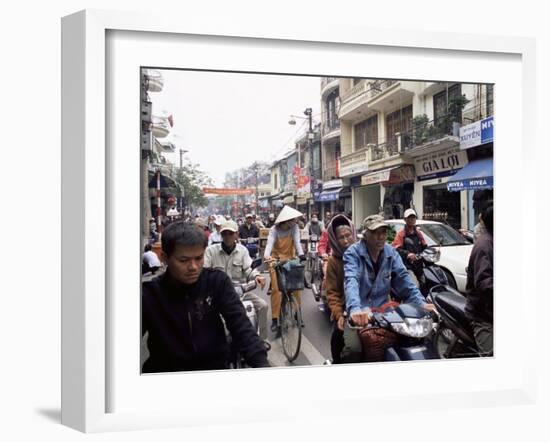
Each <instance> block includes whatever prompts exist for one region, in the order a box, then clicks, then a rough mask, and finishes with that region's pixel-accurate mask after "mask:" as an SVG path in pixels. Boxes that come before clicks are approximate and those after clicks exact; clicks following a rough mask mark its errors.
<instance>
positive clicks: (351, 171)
mask: <svg viewBox="0 0 550 442" xmlns="http://www.w3.org/2000/svg"><path fill="white" fill-rule="evenodd" d="M367 170H369V166H368V164H367V163H366V162H363V163H354V164H350V165H349V166H342V167H340V176H343V177H345V176H348V175H355V174H359V173H363V172H366V171H367Z"/></svg>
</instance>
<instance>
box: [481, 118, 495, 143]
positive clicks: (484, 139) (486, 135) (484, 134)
mask: <svg viewBox="0 0 550 442" xmlns="http://www.w3.org/2000/svg"><path fill="white" fill-rule="evenodd" d="M493 128H494V122H493V117H492V116H491V117H489V118H485V119H484V120H481V144H485V143H490V142H491V141H493Z"/></svg>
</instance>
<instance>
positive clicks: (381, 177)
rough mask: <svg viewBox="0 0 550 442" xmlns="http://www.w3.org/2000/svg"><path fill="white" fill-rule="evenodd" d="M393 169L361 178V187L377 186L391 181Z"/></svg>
mask: <svg viewBox="0 0 550 442" xmlns="http://www.w3.org/2000/svg"><path fill="white" fill-rule="evenodd" d="M390 173H391V169H386V170H381V171H380V172H372V173H369V174H367V175H363V176H362V177H361V185H362V186H368V185H369V184H376V183H380V182H382V181H388V180H389V179H390Z"/></svg>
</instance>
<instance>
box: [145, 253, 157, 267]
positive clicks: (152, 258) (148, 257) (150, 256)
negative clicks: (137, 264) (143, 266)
mask: <svg viewBox="0 0 550 442" xmlns="http://www.w3.org/2000/svg"><path fill="white" fill-rule="evenodd" d="M143 260H144V261H145V262H146V263H147V265H148V266H149V267H161V263H160V259H159V257H158V256H157V254H156V253H155V252H153V251H152V250H149V251H147V252H145V253H144V254H143Z"/></svg>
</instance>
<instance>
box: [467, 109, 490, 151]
mask: <svg viewBox="0 0 550 442" xmlns="http://www.w3.org/2000/svg"><path fill="white" fill-rule="evenodd" d="M493 127H494V123H493V117H492V116H491V117H489V118H485V119H483V120H480V121H476V122H474V123H472V124H467V125H466V126H462V127H461V128H460V134H459V135H460V148H461V149H469V148H470V147H475V146H479V145H481V144H487V143H490V142H491V141H493Z"/></svg>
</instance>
